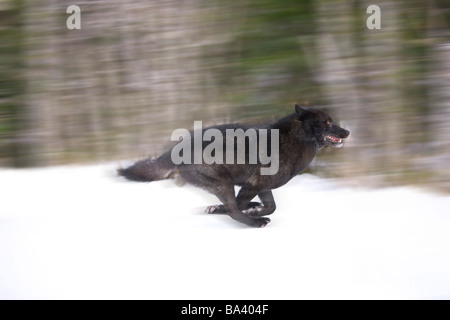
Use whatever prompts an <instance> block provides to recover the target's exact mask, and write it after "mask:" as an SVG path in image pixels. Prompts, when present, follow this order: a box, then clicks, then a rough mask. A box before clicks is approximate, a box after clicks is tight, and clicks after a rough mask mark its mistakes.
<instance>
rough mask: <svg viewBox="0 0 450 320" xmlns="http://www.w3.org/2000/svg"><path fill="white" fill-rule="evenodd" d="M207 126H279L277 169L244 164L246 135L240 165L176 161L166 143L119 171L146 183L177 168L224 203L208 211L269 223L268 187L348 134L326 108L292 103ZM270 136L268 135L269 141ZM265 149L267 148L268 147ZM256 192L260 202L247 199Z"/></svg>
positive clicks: (284, 179)
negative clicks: (277, 111) (262, 119)
mask: <svg viewBox="0 0 450 320" xmlns="http://www.w3.org/2000/svg"><path fill="white" fill-rule="evenodd" d="M212 128H215V129H218V130H219V131H220V132H223V133H225V131H226V130H227V129H243V130H248V129H249V128H254V129H270V130H271V129H276V130H278V137H279V144H278V146H279V148H278V152H279V156H278V161H279V169H278V171H277V172H276V173H275V174H272V175H262V174H261V171H260V169H261V168H262V167H264V166H267V165H263V164H261V163H260V162H259V161H258V162H257V163H253V164H251V163H249V161H248V160H249V155H248V150H249V148H248V147H249V145H250V144H251V143H252V142H251V141H250V140H249V139H246V141H245V142H246V147H247V148H246V149H245V150H246V154H245V163H244V164H236V162H234V163H233V164H228V163H225V162H224V163H223V164H219V163H212V164H206V163H201V164H193V163H191V164H187V163H181V164H178V165H176V164H174V162H173V160H172V149H173V148H171V149H170V150H168V151H167V152H165V153H164V154H163V155H161V156H160V157H159V158H156V159H145V160H141V161H138V162H136V163H135V164H134V165H132V166H130V167H128V168H124V169H119V171H118V172H119V174H120V175H122V176H123V177H125V178H127V179H129V180H134V181H147V182H148V181H156V180H162V179H166V178H168V177H169V176H170V175H171V174H172V173H173V172H175V171H178V173H179V174H180V175H181V177H182V178H184V180H186V181H187V182H189V183H191V184H193V185H195V186H198V187H201V188H203V189H205V190H207V191H209V192H211V193H213V194H215V195H216V196H217V197H218V198H219V200H220V201H221V202H222V203H223V205H216V206H210V207H208V208H207V209H206V212H207V213H224V214H228V215H229V216H230V217H231V218H233V219H234V220H237V221H239V222H242V223H245V224H247V225H249V226H252V227H264V226H266V225H267V224H268V223H269V222H270V219H269V218H266V217H264V216H266V215H270V214H272V213H273V212H274V211H275V201H274V199H273V195H272V191H271V190H272V189H275V188H278V187H281V186H282V185H284V184H286V183H287V182H288V181H289V180H291V179H292V178H293V177H294V176H296V175H297V174H299V173H300V172H302V171H303V170H305V169H306V168H307V167H308V165H309V164H310V163H311V161H312V160H313V158H314V156H315V155H316V153H317V152H318V151H319V150H320V149H322V148H323V147H325V146H333V147H340V146H342V144H343V140H342V139H345V138H347V137H348V135H349V134H350V132H349V131H347V130H345V129H343V128H341V127H339V126H338V125H336V124H335V123H334V122H333V120H332V119H331V117H330V116H329V115H328V114H327V113H325V112H323V111H321V110H318V109H315V108H309V107H299V106H298V105H295V113H292V114H290V115H288V116H286V117H284V118H281V119H280V120H278V121H275V122H273V123H269V124H263V125H255V126H250V125H239V124H228V125H221V126H216V127H212ZM205 130H206V129H205ZM270 130H268V131H270ZM270 139H271V135H269V141H270ZM207 145H208V143H205V142H203V149H204V148H205V147H206V146H207ZM269 145H270V143H269ZM268 149H269V152H270V151H271V150H270V147H269V148H268ZM234 154H236V153H234ZM236 185H237V186H240V187H241V189H240V191H239V193H238V195H237V197H236V196H235V192H234V186H236ZM256 196H258V197H259V198H260V200H261V202H262V203H259V202H251V201H252V199H253V198H255V197H256Z"/></svg>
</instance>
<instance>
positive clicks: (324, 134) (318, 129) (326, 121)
mask: <svg viewBox="0 0 450 320" xmlns="http://www.w3.org/2000/svg"><path fill="white" fill-rule="evenodd" d="M295 112H296V114H297V119H298V120H299V121H301V122H302V123H303V128H304V129H305V132H306V133H307V137H308V138H312V139H315V140H316V143H317V146H318V148H319V149H321V148H323V147H326V146H332V147H336V148H339V147H342V145H343V144H344V141H343V139H345V138H347V137H348V136H349V134H350V131H347V130H345V129H343V128H341V127H339V126H338V125H337V124H335V123H334V121H333V119H332V118H331V117H330V116H329V115H328V114H327V113H326V112H324V111H321V110H319V109H314V108H308V107H299V106H298V105H297V104H296V105H295Z"/></svg>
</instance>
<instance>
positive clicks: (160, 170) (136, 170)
mask: <svg viewBox="0 0 450 320" xmlns="http://www.w3.org/2000/svg"><path fill="white" fill-rule="evenodd" d="M175 168H176V165H175V164H174V163H173V162H172V159H171V157H170V151H169V152H166V153H164V154H163V155H162V156H160V157H159V158H156V159H144V160H140V161H138V162H136V163H135V164H133V165H132V166H130V167H127V168H121V169H119V170H118V171H117V172H118V174H119V175H121V176H122V177H125V178H126V179H128V180H132V181H140V182H150V181H157V180H163V179H167V178H169V176H170V174H171V173H172V172H173V171H174V170H175Z"/></svg>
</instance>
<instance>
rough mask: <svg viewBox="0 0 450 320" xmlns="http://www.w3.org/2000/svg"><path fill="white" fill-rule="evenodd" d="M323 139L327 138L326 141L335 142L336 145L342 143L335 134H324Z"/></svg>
mask: <svg viewBox="0 0 450 320" xmlns="http://www.w3.org/2000/svg"><path fill="white" fill-rule="evenodd" d="M325 140H327V141H328V142H330V143H332V144H336V145H337V144H341V143H343V142H342V139H339V138H337V137H335V136H326V137H325Z"/></svg>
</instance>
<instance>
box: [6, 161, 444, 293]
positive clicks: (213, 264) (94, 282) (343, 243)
mask: <svg viewBox="0 0 450 320" xmlns="http://www.w3.org/2000/svg"><path fill="white" fill-rule="evenodd" d="M114 169H115V165H110V164H108V165H97V166H86V167H55V168H48V169H31V170H5V169H3V170H0V197H1V198H0V199H1V200H0V298H1V299H17V298H25V299H26V298H58V299H65V298H75V299H77V298H83V299H91V298H93V299H96V298H98V299H109V298H114V299H116V298H117V299H122V298H130V299H304V298H306V299H316V298H317V299H319V298H322V299H347V298H360V299H368V298H375V299H391V298H392V299H396V298H401V299H415V298H441V299H442V298H444V299H449V298H450V197H443V196H438V195H433V194H428V193H425V192H423V191H420V190H415V189H411V188H393V189H381V190H365V189H359V188H348V187H343V186H341V185H339V184H338V183H336V182H331V181H327V180H323V179H319V178H316V177H314V176H311V175H302V176H299V177H297V178H295V179H293V180H292V181H291V182H290V183H289V184H287V185H286V186H284V187H282V188H280V189H277V190H275V191H274V195H275V200H276V201H277V205H278V209H277V211H276V212H275V213H274V214H273V215H272V217H271V218H272V222H271V223H270V224H269V225H268V226H267V227H266V228H263V229H251V228H248V227H245V226H243V225H240V224H238V223H237V222H234V221H233V220H231V219H230V218H229V217H227V216H219V215H207V214H205V213H203V209H204V207H206V206H207V205H211V204H216V203H217V200H216V199H215V197H214V196H212V195H209V194H208V193H206V192H204V191H202V190H200V189H197V188H194V187H191V186H187V185H186V186H184V187H181V188H180V187H177V186H176V185H175V184H174V182H173V181H161V182H154V183H150V184H146V183H132V182H126V181H124V180H122V179H121V178H117V177H114Z"/></svg>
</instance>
